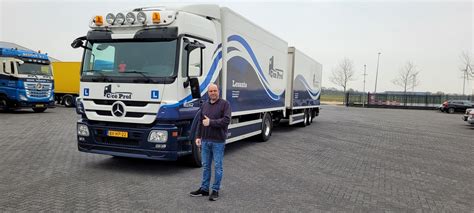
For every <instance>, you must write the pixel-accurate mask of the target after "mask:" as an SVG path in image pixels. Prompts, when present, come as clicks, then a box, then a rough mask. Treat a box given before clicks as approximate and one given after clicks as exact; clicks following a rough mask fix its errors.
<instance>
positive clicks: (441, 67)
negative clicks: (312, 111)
mask: <svg viewBox="0 0 474 213" xmlns="http://www.w3.org/2000/svg"><path fill="white" fill-rule="evenodd" d="M199 3H213V4H219V5H220V6H225V7H229V8H231V9H232V10H234V11H236V12H237V13H239V14H241V15H243V16H244V17H246V18H248V19H249V20H251V21H253V22H254V23H256V24H257V25H259V26H261V27H263V28H264V29H266V30H268V31H269V32H272V33H274V34H275V35H277V36H278V37H280V38H282V39H284V40H285V41H287V42H288V44H289V45H290V46H294V47H296V48H297V49H300V50H301V51H303V52H304V53H305V54H307V55H309V56H310V57H312V58H313V59H315V60H316V61H318V62H319V63H321V64H322V65H323V82H322V86H323V87H335V88H338V89H342V88H341V87H338V86H337V85H335V84H333V83H332V82H331V81H330V80H329V78H330V76H331V74H332V71H333V70H334V69H336V67H337V66H338V63H339V62H340V61H341V60H343V59H344V58H348V59H350V60H352V61H353V64H354V71H355V80H354V81H350V82H349V84H348V88H352V89H355V90H360V91H362V90H363V85H364V84H363V79H364V76H363V73H364V64H365V65H366V66H367V70H366V72H367V76H366V91H371V92H373V91H374V89H375V76H376V67H377V56H378V53H379V52H380V53H381V54H380V60H379V70H378V83H377V91H378V92H382V91H400V90H403V89H402V88H401V87H399V86H396V85H395V84H393V83H392V81H393V80H394V79H395V78H396V77H398V76H399V72H400V71H401V69H402V67H403V66H404V65H405V64H406V63H407V62H408V61H411V62H413V63H414V64H415V65H416V68H417V69H418V70H419V71H420V74H419V75H418V77H417V78H418V79H419V80H420V85H419V86H417V87H416V88H415V90H416V91H419V92H425V91H428V92H438V91H442V92H445V93H458V94H461V93H462V91H463V78H462V76H463V75H462V72H461V71H460V67H461V66H462V61H461V57H460V56H461V53H462V52H463V51H467V52H469V53H470V54H471V58H472V61H474V57H473V56H472V53H473V52H474V51H473V50H474V42H473V36H474V35H473V29H474V16H473V11H474V3H473V2H471V1H343V0H339V1H291V2H290V1H198V0H196V1H189V0H188V1H174V2H169V1H168V2H167V1H145V0H137V1H124V0H102V1H91V0H82V1H76V0H37V1H32V0H30V1H25V0H0V41H6V42H13V43H17V44H19V45H22V46H25V47H28V48H31V49H34V50H41V51H42V52H47V53H48V54H49V55H50V56H52V57H54V58H57V59H59V60H62V61H80V60H81V57H82V51H80V50H75V49H72V48H71V47H70V43H71V42H72V41H73V40H74V39H75V38H77V37H80V36H83V35H86V33H87V31H88V30H89V27H88V23H89V21H90V19H91V17H93V16H94V15H104V16H105V15H106V14H107V13H109V12H119V11H122V10H128V9H133V8H136V7H141V6H157V5H160V4H166V5H186V4H199ZM465 90H466V93H467V94H469V93H473V94H474V82H473V81H472V80H471V81H470V82H467V83H466V89H465Z"/></svg>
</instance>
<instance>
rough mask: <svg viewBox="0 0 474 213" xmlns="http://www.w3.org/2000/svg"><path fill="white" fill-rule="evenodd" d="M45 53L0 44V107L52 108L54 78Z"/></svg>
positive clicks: (39, 110) (3, 108) (4, 109)
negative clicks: (2, 46)
mask: <svg viewBox="0 0 474 213" xmlns="http://www.w3.org/2000/svg"><path fill="white" fill-rule="evenodd" d="M50 64H51V62H50V60H49V57H48V55H47V54H42V53H39V52H34V51H28V50H18V49H14V48H1V47H0V110H3V111H12V110H16V109H22V108H31V109H33V111H34V112H44V111H45V110H46V109H47V108H52V107H54V106H55V105H54V83H53V82H54V81H53V75H52V69H51V65H50Z"/></svg>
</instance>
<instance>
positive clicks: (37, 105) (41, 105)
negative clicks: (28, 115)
mask: <svg viewBox="0 0 474 213" xmlns="http://www.w3.org/2000/svg"><path fill="white" fill-rule="evenodd" d="M35 107H44V104H36V105H35Z"/></svg>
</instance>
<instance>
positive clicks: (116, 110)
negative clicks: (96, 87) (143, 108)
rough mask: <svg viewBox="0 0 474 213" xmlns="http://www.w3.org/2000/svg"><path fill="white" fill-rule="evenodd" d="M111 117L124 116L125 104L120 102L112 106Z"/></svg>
mask: <svg viewBox="0 0 474 213" xmlns="http://www.w3.org/2000/svg"><path fill="white" fill-rule="evenodd" d="M112 115H113V116H115V117H123V116H125V104H124V103H123V102H121V101H117V102H115V103H114V104H112Z"/></svg>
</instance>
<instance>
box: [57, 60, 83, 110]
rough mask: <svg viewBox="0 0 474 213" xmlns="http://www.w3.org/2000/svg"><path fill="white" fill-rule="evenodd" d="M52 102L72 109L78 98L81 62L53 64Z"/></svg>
mask: <svg viewBox="0 0 474 213" xmlns="http://www.w3.org/2000/svg"><path fill="white" fill-rule="evenodd" d="M52 64H53V76H54V100H55V101H56V103H58V104H62V105H64V106H66V107H73V106H75V104H76V98H77V97H79V81H80V76H81V62H53V63H52Z"/></svg>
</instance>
